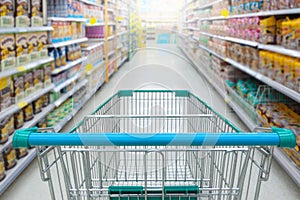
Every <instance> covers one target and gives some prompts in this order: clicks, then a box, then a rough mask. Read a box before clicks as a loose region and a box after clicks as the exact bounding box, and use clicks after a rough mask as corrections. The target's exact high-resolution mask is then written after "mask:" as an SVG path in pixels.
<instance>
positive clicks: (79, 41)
mask: <svg viewBox="0 0 300 200" xmlns="http://www.w3.org/2000/svg"><path fill="white" fill-rule="evenodd" d="M86 41H88V39H87V38H80V39H74V40H68V41H64V42H57V43H53V44H50V45H48V48H59V47H64V46H68V45H71V44H79V43H83V42H86Z"/></svg>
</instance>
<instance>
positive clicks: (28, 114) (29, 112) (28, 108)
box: [22, 103, 33, 122]
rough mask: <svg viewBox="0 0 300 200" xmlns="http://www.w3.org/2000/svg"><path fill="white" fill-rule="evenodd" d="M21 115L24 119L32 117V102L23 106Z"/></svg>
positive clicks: (27, 119)
mask: <svg viewBox="0 0 300 200" xmlns="http://www.w3.org/2000/svg"><path fill="white" fill-rule="evenodd" d="M22 110H23V115H24V121H25V122H27V121H30V120H32V119H33V106H32V104H31V103H30V104H28V105H27V106H25V107H24V108H23V109H22Z"/></svg>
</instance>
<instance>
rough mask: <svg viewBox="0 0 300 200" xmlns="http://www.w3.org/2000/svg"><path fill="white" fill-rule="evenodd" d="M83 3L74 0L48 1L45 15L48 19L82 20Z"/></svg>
mask: <svg viewBox="0 0 300 200" xmlns="http://www.w3.org/2000/svg"><path fill="white" fill-rule="evenodd" d="M83 5H84V4H83V3H82V2H79V1H75V0H61V1H55V0H48V1H47V13H48V16H49V17H75V18H83V10H84V9H83Z"/></svg>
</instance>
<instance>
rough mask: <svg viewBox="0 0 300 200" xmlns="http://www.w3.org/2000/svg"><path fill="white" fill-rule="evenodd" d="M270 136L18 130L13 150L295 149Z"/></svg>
mask: <svg viewBox="0 0 300 200" xmlns="http://www.w3.org/2000/svg"><path fill="white" fill-rule="evenodd" d="M272 130H273V132H271V133H159V134H153V133H148V134H147V133H144V134H138V133H93V134H90V133H79V134H78V133H45V132H44V133H39V132H38V129H37V128H30V129H23V130H18V131H16V133H15V134H14V137H13V146H14V147H30V146H279V147H290V148H293V147H295V146H296V138H295V135H294V133H293V132H292V131H291V130H288V129H281V128H273V129H272Z"/></svg>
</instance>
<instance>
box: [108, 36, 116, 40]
mask: <svg viewBox="0 0 300 200" xmlns="http://www.w3.org/2000/svg"><path fill="white" fill-rule="evenodd" d="M114 38H115V36H114V35H112V36H109V37H107V40H112V39H114Z"/></svg>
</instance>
